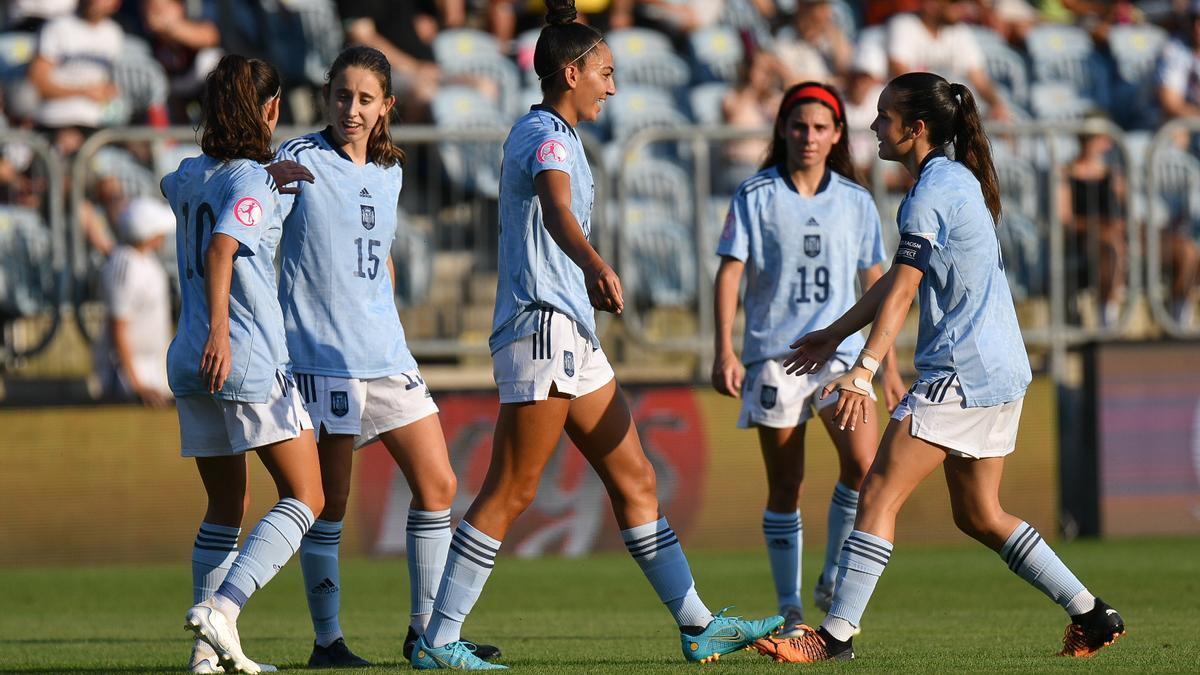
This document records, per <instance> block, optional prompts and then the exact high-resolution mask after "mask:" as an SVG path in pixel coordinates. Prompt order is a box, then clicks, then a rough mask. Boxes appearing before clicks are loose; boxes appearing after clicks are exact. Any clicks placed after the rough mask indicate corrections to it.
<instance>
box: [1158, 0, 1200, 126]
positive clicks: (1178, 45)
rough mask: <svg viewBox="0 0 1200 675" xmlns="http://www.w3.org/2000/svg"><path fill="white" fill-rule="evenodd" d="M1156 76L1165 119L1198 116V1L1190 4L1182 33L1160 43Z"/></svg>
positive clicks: (1199, 81)
mask: <svg viewBox="0 0 1200 675" xmlns="http://www.w3.org/2000/svg"><path fill="white" fill-rule="evenodd" d="M1157 79H1158V102H1159V104H1160V105H1161V106H1162V110H1163V114H1164V116H1165V117H1166V119H1173V118H1176V117H1200V0H1194V1H1193V2H1192V3H1191V5H1190V11H1189V13H1188V16H1187V20H1186V21H1185V22H1184V26H1183V31H1182V34H1181V35H1178V36H1176V37H1175V38H1174V39H1172V40H1171V41H1170V42H1168V43H1167V44H1166V45H1164V46H1163V50H1162V53H1161V54H1160V55H1159V57H1158V74H1157Z"/></svg>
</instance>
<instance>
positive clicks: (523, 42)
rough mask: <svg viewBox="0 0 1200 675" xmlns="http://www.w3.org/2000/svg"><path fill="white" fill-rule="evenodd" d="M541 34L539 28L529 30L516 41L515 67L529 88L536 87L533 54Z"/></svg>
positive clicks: (536, 79)
mask: <svg viewBox="0 0 1200 675" xmlns="http://www.w3.org/2000/svg"><path fill="white" fill-rule="evenodd" d="M541 34H542V29H541V28H531V29H529V30H527V31H525V32H524V33H521V34H520V35H518V36H517V39H516V50H517V67H518V68H520V70H521V75H522V76H523V77H524V78H525V84H526V85H527V86H531V87H537V86H538V76H537V72H536V71H534V69H533V54H534V52H535V51H536V50H537V41H538V37H539V36H541Z"/></svg>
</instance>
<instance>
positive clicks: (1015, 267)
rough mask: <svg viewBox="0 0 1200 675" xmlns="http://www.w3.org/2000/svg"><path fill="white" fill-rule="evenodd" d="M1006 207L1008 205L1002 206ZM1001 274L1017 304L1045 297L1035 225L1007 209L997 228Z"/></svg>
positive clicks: (1038, 236) (1038, 233)
mask: <svg viewBox="0 0 1200 675" xmlns="http://www.w3.org/2000/svg"><path fill="white" fill-rule="evenodd" d="M1005 206H1008V203H1007V202H1006V203H1005ZM996 236H997V237H998V238H999V240H1000V254H1001V256H1003V259H1004V274H1005V276H1006V277H1008V286H1009V289H1010V290H1011V291H1012V294H1013V299H1014V300H1016V301H1017V302H1020V301H1022V300H1025V299H1027V298H1030V297H1039V296H1044V295H1046V290H1047V284H1046V281H1047V278H1046V276H1047V275H1046V269H1045V267H1044V260H1043V256H1042V252H1043V249H1044V245H1043V237H1042V236H1041V233H1040V232H1039V231H1038V226H1037V223H1036V222H1034V220H1033V218H1031V217H1029V216H1027V215H1026V214H1024V213H1020V212H1013V211H1011V210H1008V209H1006V210H1005V211H1004V213H1003V214H1002V216H1001V218H1000V225H999V227H997V228H996Z"/></svg>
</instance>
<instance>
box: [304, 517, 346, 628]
mask: <svg viewBox="0 0 1200 675" xmlns="http://www.w3.org/2000/svg"><path fill="white" fill-rule="evenodd" d="M341 543H342V523H341V521H338V522H333V521H329V520H317V521H316V522H315V523H313V526H312V528H311V529H309V531H308V533H307V534H305V535H304V538H303V539H302V540H301V541H300V569H301V571H302V572H303V573H304V595H305V596H306V597H307V598H308V613H309V615H310V616H311V617H312V623H313V632H314V633H316V643H317V644H318V645H320V646H322V647H328V646H329V645H331V644H333V642H334V641H335V640H337V639H338V638H340V637H342V626H341V624H340V623H339V622H338V610H339V609H340V608H341V604H342V587H341V574H340V573H339V570H338V548H339V545H340V544H341Z"/></svg>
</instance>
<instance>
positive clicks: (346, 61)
mask: <svg viewBox="0 0 1200 675" xmlns="http://www.w3.org/2000/svg"><path fill="white" fill-rule="evenodd" d="M350 66H356V67H358V68H363V69H366V70H369V71H371V72H372V73H374V74H375V77H376V79H378V80H379V88H380V89H382V90H383V96H384V98H393V94H392V66H391V64H390V63H389V62H388V60H387V57H386V56H384V55H383V52H381V51H379V50H378V49H375V48H374V47H367V46H364V45H356V46H353V47H347V48H346V49H344V50H342V53H341V54H338V56H337V58H336V59H334V60H333V64H332V65H330V66H329V72H328V73H327V74H326V75H325V104H326V108H327V109H328V107H329V85H330V84H331V83H332V82H333V80H334V78H336V77H337V76H338V75H341V74H342V73H343V72H345V70H346V69H347V68H349V67H350ZM395 114H396V107H395V106H394V105H393V106H392V109H391V110H390V111H388V114H387V115H380V116H379V119H377V120H375V126H374V127H373V128H372V129H371V134H370V135H369V136H368V137H367V158H368V159H370V160H371V161H372V162H375V163H376V164H378V165H379V166H382V167H391V166H394V165H396V164H399V165H401V166H403V165H404V160H405V154H404V151H403V150H401V149H400V148H399V146H397V145H396V144H395V143H394V142H392V128H391V124H390V122H391V117H392V116H393V115H395Z"/></svg>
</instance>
